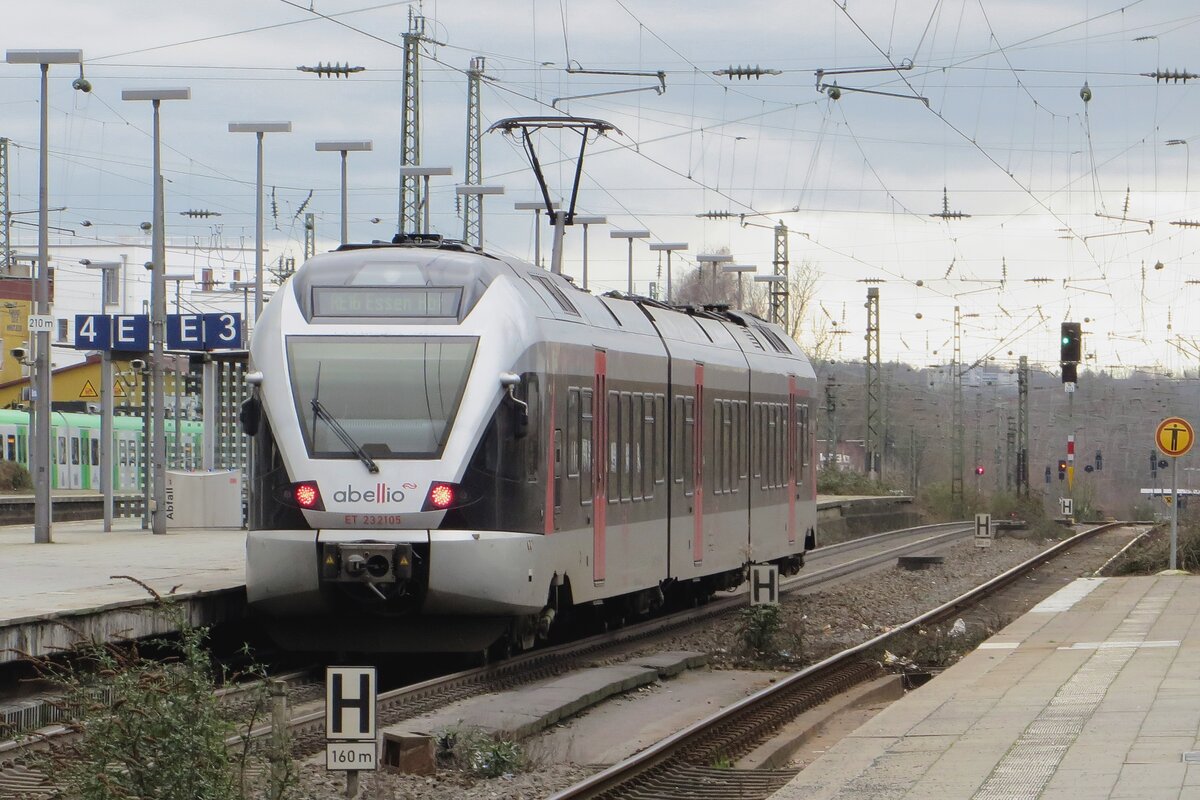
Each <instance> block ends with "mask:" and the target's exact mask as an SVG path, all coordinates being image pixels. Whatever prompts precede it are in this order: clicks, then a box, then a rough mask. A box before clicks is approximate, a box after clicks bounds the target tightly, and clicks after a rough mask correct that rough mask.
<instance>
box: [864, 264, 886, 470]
mask: <svg viewBox="0 0 1200 800" xmlns="http://www.w3.org/2000/svg"><path fill="white" fill-rule="evenodd" d="M882 387H883V375H882V366H881V364H880V358H879V287H878V286H871V287H868V288H867V433H866V437H865V438H866V441H864V442H863V450H864V454H865V461H866V463H865V466H866V470H865V471H866V474H867V475H869V476H871V477H874V478H876V479H879V478H882V477H883V459H882V457H881V453H880V450H881V445H882V442H883V425H882V422H881V411H882V407H883V406H882V403H881V400H882V399H883V392H882Z"/></svg>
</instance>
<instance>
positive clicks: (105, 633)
mask: <svg viewBox="0 0 1200 800" xmlns="http://www.w3.org/2000/svg"><path fill="white" fill-rule="evenodd" d="M52 532H53V536H54V542H53V543H52V544H34V543H33V527H32V526H30V525H14V526H9V527H4V528H0V662H4V661H12V660H15V659H17V658H18V657H19V656H18V654H19V653H27V654H30V655H34V656H41V655H47V654H49V653H52V652H55V651H57V650H60V649H62V648H64V647H69V646H70V645H71V644H72V643H74V642H76V641H78V639H79V638H80V636H83V637H86V638H99V639H101V640H105V641H107V640H111V639H113V638H115V637H117V636H120V635H134V636H148V635H153V634H157V633H164V632H166V631H167V630H168V629H169V625H166V624H165V622H164V621H163V620H158V619H155V618H154V615H153V614H150V613H147V609H148V607H149V606H150V605H151V598H150V597H149V595H148V594H147V592H146V590H145V589H143V588H142V587H140V586H138V585H137V584H135V583H133V582H132V581H128V580H123V579H119V578H114V577H113V576H116V575H129V576H131V577H134V578H137V579H138V580H141V581H143V582H145V583H146V584H147V585H148V586H151V587H152V588H153V589H154V590H155V591H157V592H160V593H161V594H164V595H166V594H171V593H172V591H173V592H174V595H175V596H176V597H177V598H180V599H182V600H184V601H186V603H187V606H188V613H189V617H190V619H191V620H192V621H193V622H194V623H196V624H211V623H214V622H220V621H223V620H224V619H229V618H234V617H238V616H241V615H242V613H243V612H244V607H245V552H246V533H245V531H240V530H218V531H206V530H193V529H182V530H173V531H171V532H170V533H167V534H165V535H162V536H155V535H154V534H152V533H150V532H149V531H144V530H142V529H141V523H140V521H138V520H116V521H114V523H113V530H112V531H111V532H110V533H104V532H103V525H102V523H101V522H100V521H99V520H90V521H86V522H56V523H55V524H54V526H53V531H52Z"/></svg>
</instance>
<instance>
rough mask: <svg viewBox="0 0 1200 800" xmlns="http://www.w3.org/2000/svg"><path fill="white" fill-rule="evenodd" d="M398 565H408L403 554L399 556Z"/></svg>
mask: <svg viewBox="0 0 1200 800" xmlns="http://www.w3.org/2000/svg"><path fill="white" fill-rule="evenodd" d="M400 566H402V567H407V566H408V559H407V558H405V557H404V556H400Z"/></svg>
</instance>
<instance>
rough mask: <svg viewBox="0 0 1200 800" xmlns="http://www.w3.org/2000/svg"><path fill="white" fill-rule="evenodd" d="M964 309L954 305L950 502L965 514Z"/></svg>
mask: <svg viewBox="0 0 1200 800" xmlns="http://www.w3.org/2000/svg"><path fill="white" fill-rule="evenodd" d="M962 378H963V376H962V311H961V309H959V307H958V306H955V307H954V360H953V361H951V362H950V380H951V381H952V382H953V386H952V389H953V391H954V402H953V410H952V412H951V423H950V427H951V434H950V435H951V437H953V438H952V439H951V443H950V450H951V454H950V502H951V505H953V507H954V512H955V513H956V514H958V515H960V516H961V515H962V514H963V510H964V506H963V439H964V437H965V433H964V430H963V393H962V390H963V386H962Z"/></svg>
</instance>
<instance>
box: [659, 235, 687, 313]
mask: <svg viewBox="0 0 1200 800" xmlns="http://www.w3.org/2000/svg"><path fill="white" fill-rule="evenodd" d="M650 249H651V250H653V251H655V252H658V253H666V254H667V293H666V295H665V298H666V302H668V303H669V302H671V253H673V252H674V251H676V250H687V242H653V243H652V244H651V245H650Z"/></svg>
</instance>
